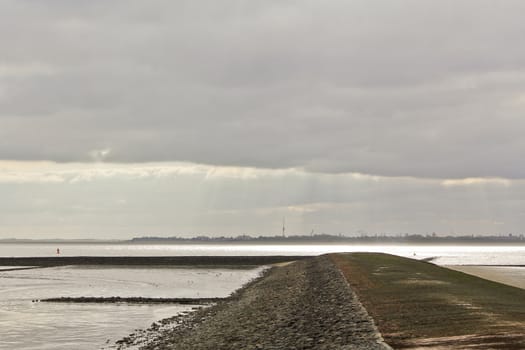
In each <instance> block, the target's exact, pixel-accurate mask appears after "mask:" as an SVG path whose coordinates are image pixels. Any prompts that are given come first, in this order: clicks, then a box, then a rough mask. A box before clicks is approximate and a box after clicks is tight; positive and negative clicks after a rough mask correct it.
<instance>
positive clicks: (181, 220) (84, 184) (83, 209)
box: [0, 162, 525, 238]
mask: <svg viewBox="0 0 525 350" xmlns="http://www.w3.org/2000/svg"><path fill="white" fill-rule="evenodd" d="M0 193H2V196H1V197H0V217H1V222H2V225H0V237H4V238H5V237H17V238H52V237H64V238H85V237H91V238H129V237H133V236H141V235H159V236H170V235H179V236H192V235H199V234H207V235H228V236H230V235H239V234H244V233H249V234H252V235H253V234H255V235H259V234H262V235H275V234H279V232H280V229H281V223H282V218H283V217H286V222H287V232H288V233H289V234H308V233H310V232H311V230H314V231H315V232H317V233H322V232H325V233H331V234H339V233H345V234H359V233H360V232H367V233H370V234H375V233H389V234H402V233H406V232H409V233H422V234H427V233H432V232H437V233H438V234H442V235H443V234H446V235H450V234H476V235H478V234H508V233H514V234H520V233H522V231H521V230H522V228H523V227H524V225H525V221H524V219H523V218H524V217H525V216H524V215H523V198H525V181H523V180H504V179H496V178H492V179H489V178H487V179H484V178H477V179H464V180H450V179H449V180H442V179H417V178H409V177H403V178H401V177H398V178H391V177H381V176H370V175H363V174H315V173H310V172H305V171H301V170H298V169H283V170H272V169H256V168H238V167H214V166H206V165H198V164H191V163H162V164H160V163H159V164H149V163H148V164H126V165H123V164H99V165H97V166H91V165H86V164H56V163H48V162H39V163H29V162H0Z"/></svg>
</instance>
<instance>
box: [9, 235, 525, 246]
mask: <svg viewBox="0 0 525 350" xmlns="http://www.w3.org/2000/svg"><path fill="white" fill-rule="evenodd" d="M0 244H64V245H66V244H79V245H82V244H96V245H98V244H110V245H175V244H178V245H225V244H228V245H317V244H324V245H408V246H410V245H435V246H447V245H476V246H494V245H498V246H522V245H523V246H525V239H524V238H523V237H522V236H474V237H471V236H461V237H455V236H448V237H433V236H421V235H411V236H405V237H390V236H364V237H340V236H330V235H316V236H287V237H279V236H275V237H266V236H260V237H250V236H242V237H193V238H177V237H139V238H133V239H130V240H86V239H78V240H77V239H49V240H32V239H0Z"/></svg>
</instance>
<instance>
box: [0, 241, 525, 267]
mask: <svg viewBox="0 0 525 350" xmlns="http://www.w3.org/2000/svg"><path fill="white" fill-rule="evenodd" d="M57 248H60V255H61V256H187V255H208V256H213V255H236V256H240V255H319V254H324V253H333V252H384V253H390V254H395V255H400V256H406V257H412V258H416V259H418V258H428V257H437V258H436V259H435V260H434V262H435V263H437V264H440V265H462V264H487V265H500V264H501V265H525V245H512V246H510V245H509V246H504V245H496V246H488V245H475V246H467V245H360V244H323V243H320V244H33V243H32V244H0V256H56V249H57Z"/></svg>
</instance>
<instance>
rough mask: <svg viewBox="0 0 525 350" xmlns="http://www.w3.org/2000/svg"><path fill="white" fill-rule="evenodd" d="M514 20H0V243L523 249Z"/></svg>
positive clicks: (522, 123) (230, 2)
mask: <svg viewBox="0 0 525 350" xmlns="http://www.w3.org/2000/svg"><path fill="white" fill-rule="evenodd" d="M524 17H525V2H524V1H522V0H515V1H513V0H506V1H501V0H492V1H487V0H461V1H458V0H440V1H435V0H434V1H427V0H394V1H392V0H385V1H369V0H362V1H353V0H350V1H349V0H344V1H343V0H341V1H331V0H326V1H308V0H298V1H291V0H290V1H286V0H279V1H272V0H264V1H262V0H261V1H257V0H251V1H241V0H222V1H215V0H205V1H199V0H192V1H173V0H169V1H168V0H166V1H161V0H151V1H133V0H126V1H117V0H109V1H108V0H91V1H70V0H38V1H33V0H0V45H1V46H0V238H1V237H15V238H45V237H64V238H66V237H71V238H80V237H91V238H93V237H98V238H128V237H132V236H140V235H146V234H148V235H159V236H166V235H181V236H182V235H186V236H189V235H194V234H209V235H218V234H220V235H223V234H224V235H237V234H242V233H249V234H272V235H273V234H278V233H279V231H280V225H281V221H282V217H283V216H285V217H286V218H287V222H288V224H287V225H288V232H290V233H310V231H311V230H312V229H313V230H315V232H319V233H320V232H326V233H340V232H342V233H347V234H351V233H356V232H359V231H361V232H369V233H376V232H388V233H401V232H411V233H431V232H437V233H440V234H496V233H502V234H508V233H510V232H513V233H522V232H523V231H525V215H524V214H525V202H524V201H525V162H524V161H523V154H525V137H524V136H523V134H524V132H525V45H523V34H524V33H525V21H523V18H524Z"/></svg>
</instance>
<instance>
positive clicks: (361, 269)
mask: <svg viewBox="0 0 525 350" xmlns="http://www.w3.org/2000/svg"><path fill="white" fill-rule="evenodd" d="M330 259H331V260H332V261H333V262H334V263H335V264H336V266H337V267H339V269H340V270H341V271H342V272H343V274H344V275H345V277H346V279H347V280H348V282H349V284H350V285H351V286H352V288H353V289H354V291H355V292H356V293H357V295H358V297H359V299H360V301H361V302H362V304H363V305H364V306H365V307H366V309H367V311H368V313H369V314H370V315H371V316H372V317H373V318H374V320H375V322H376V325H377V326H378V328H379V330H380V331H381V333H382V335H383V337H384V339H385V341H386V342H387V343H388V344H389V345H391V346H392V347H393V348H394V349H409V348H424V349H431V348H434V349H525V290H523V289H520V288H515V287H510V286H506V285H503V284H499V283H496V282H491V281H488V280H484V279H481V278H479V277H474V276H471V275H467V274H465V273H462V272H458V271H453V270H450V269H447V268H443V267H440V266H437V265H434V264H431V263H427V262H422V261H417V260H413V259H407V258H402V257H398V256H393V255H388V254H379V253H377V254H376V253H348V254H346V253H345V254H331V255H330Z"/></svg>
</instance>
